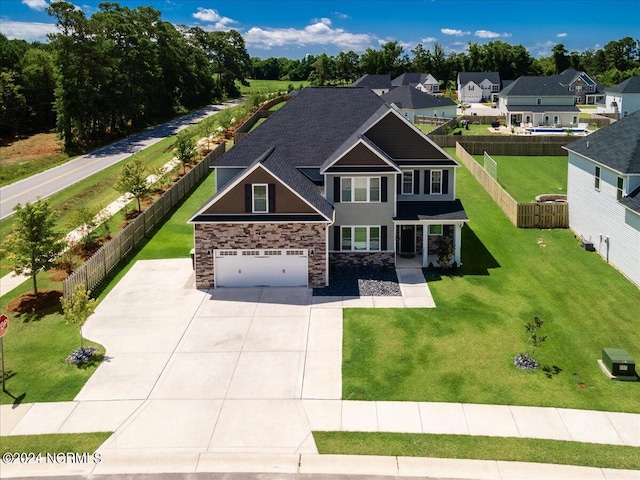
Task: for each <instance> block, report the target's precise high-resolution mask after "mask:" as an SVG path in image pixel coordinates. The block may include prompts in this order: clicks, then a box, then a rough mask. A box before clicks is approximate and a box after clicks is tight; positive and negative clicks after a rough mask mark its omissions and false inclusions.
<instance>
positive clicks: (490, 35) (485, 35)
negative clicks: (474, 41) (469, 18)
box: [474, 30, 511, 38]
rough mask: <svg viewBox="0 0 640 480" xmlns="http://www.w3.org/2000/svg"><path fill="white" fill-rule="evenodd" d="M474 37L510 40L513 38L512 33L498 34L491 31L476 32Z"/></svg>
mask: <svg viewBox="0 0 640 480" xmlns="http://www.w3.org/2000/svg"><path fill="white" fill-rule="evenodd" d="M474 35H475V36H476V37H478V38H500V37H503V38H508V37H510V36H511V34H510V33H498V32H492V31H491V30H476V33H474Z"/></svg>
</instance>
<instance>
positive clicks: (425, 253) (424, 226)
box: [422, 223, 429, 268]
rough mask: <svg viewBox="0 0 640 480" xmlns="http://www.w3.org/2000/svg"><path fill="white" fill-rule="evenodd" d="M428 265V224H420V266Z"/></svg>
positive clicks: (425, 266)
mask: <svg viewBox="0 0 640 480" xmlns="http://www.w3.org/2000/svg"><path fill="white" fill-rule="evenodd" d="M428 265H429V225H427V224H426V223H423V224H422V267H423V268H427V266H428Z"/></svg>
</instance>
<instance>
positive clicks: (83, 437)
mask: <svg viewBox="0 0 640 480" xmlns="http://www.w3.org/2000/svg"><path fill="white" fill-rule="evenodd" d="M110 436H111V432H97V433H70V434H53V435H15V436H10V437H0V440H1V442H2V445H1V446H0V453H5V452H10V453H35V454H38V453H40V454H42V456H43V460H42V463H44V462H45V459H44V457H45V455H46V454H47V453H57V452H65V453H66V452H76V453H85V452H86V453H88V454H89V457H90V458H89V461H92V459H93V457H91V455H93V453H94V452H95V451H96V450H97V449H98V447H99V446H100V445H102V444H103V443H104V442H105V441H106V440H107V438H109V437H110Z"/></svg>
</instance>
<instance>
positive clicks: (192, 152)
mask: <svg viewBox="0 0 640 480" xmlns="http://www.w3.org/2000/svg"><path fill="white" fill-rule="evenodd" d="M173 151H174V153H175V154H176V157H178V160H180V161H181V162H182V173H187V165H191V162H192V161H193V159H194V158H195V156H196V146H195V144H194V143H193V138H192V137H191V135H189V134H188V133H187V132H180V133H179V134H178V135H177V136H176V143H174V150H173Z"/></svg>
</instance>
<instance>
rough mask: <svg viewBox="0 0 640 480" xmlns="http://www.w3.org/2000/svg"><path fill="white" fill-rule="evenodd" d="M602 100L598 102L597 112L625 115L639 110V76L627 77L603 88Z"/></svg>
mask: <svg viewBox="0 0 640 480" xmlns="http://www.w3.org/2000/svg"><path fill="white" fill-rule="evenodd" d="M605 93H606V97H605V99H604V102H601V103H599V104H598V113H611V114H616V115H618V116H619V117H626V116H627V115H630V114H632V113H633V112H637V111H638V110H640V77H631V78H627V79H626V80H625V81H623V82H620V83H619V84H618V85H616V86H615V87H611V88H606V89H605Z"/></svg>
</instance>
